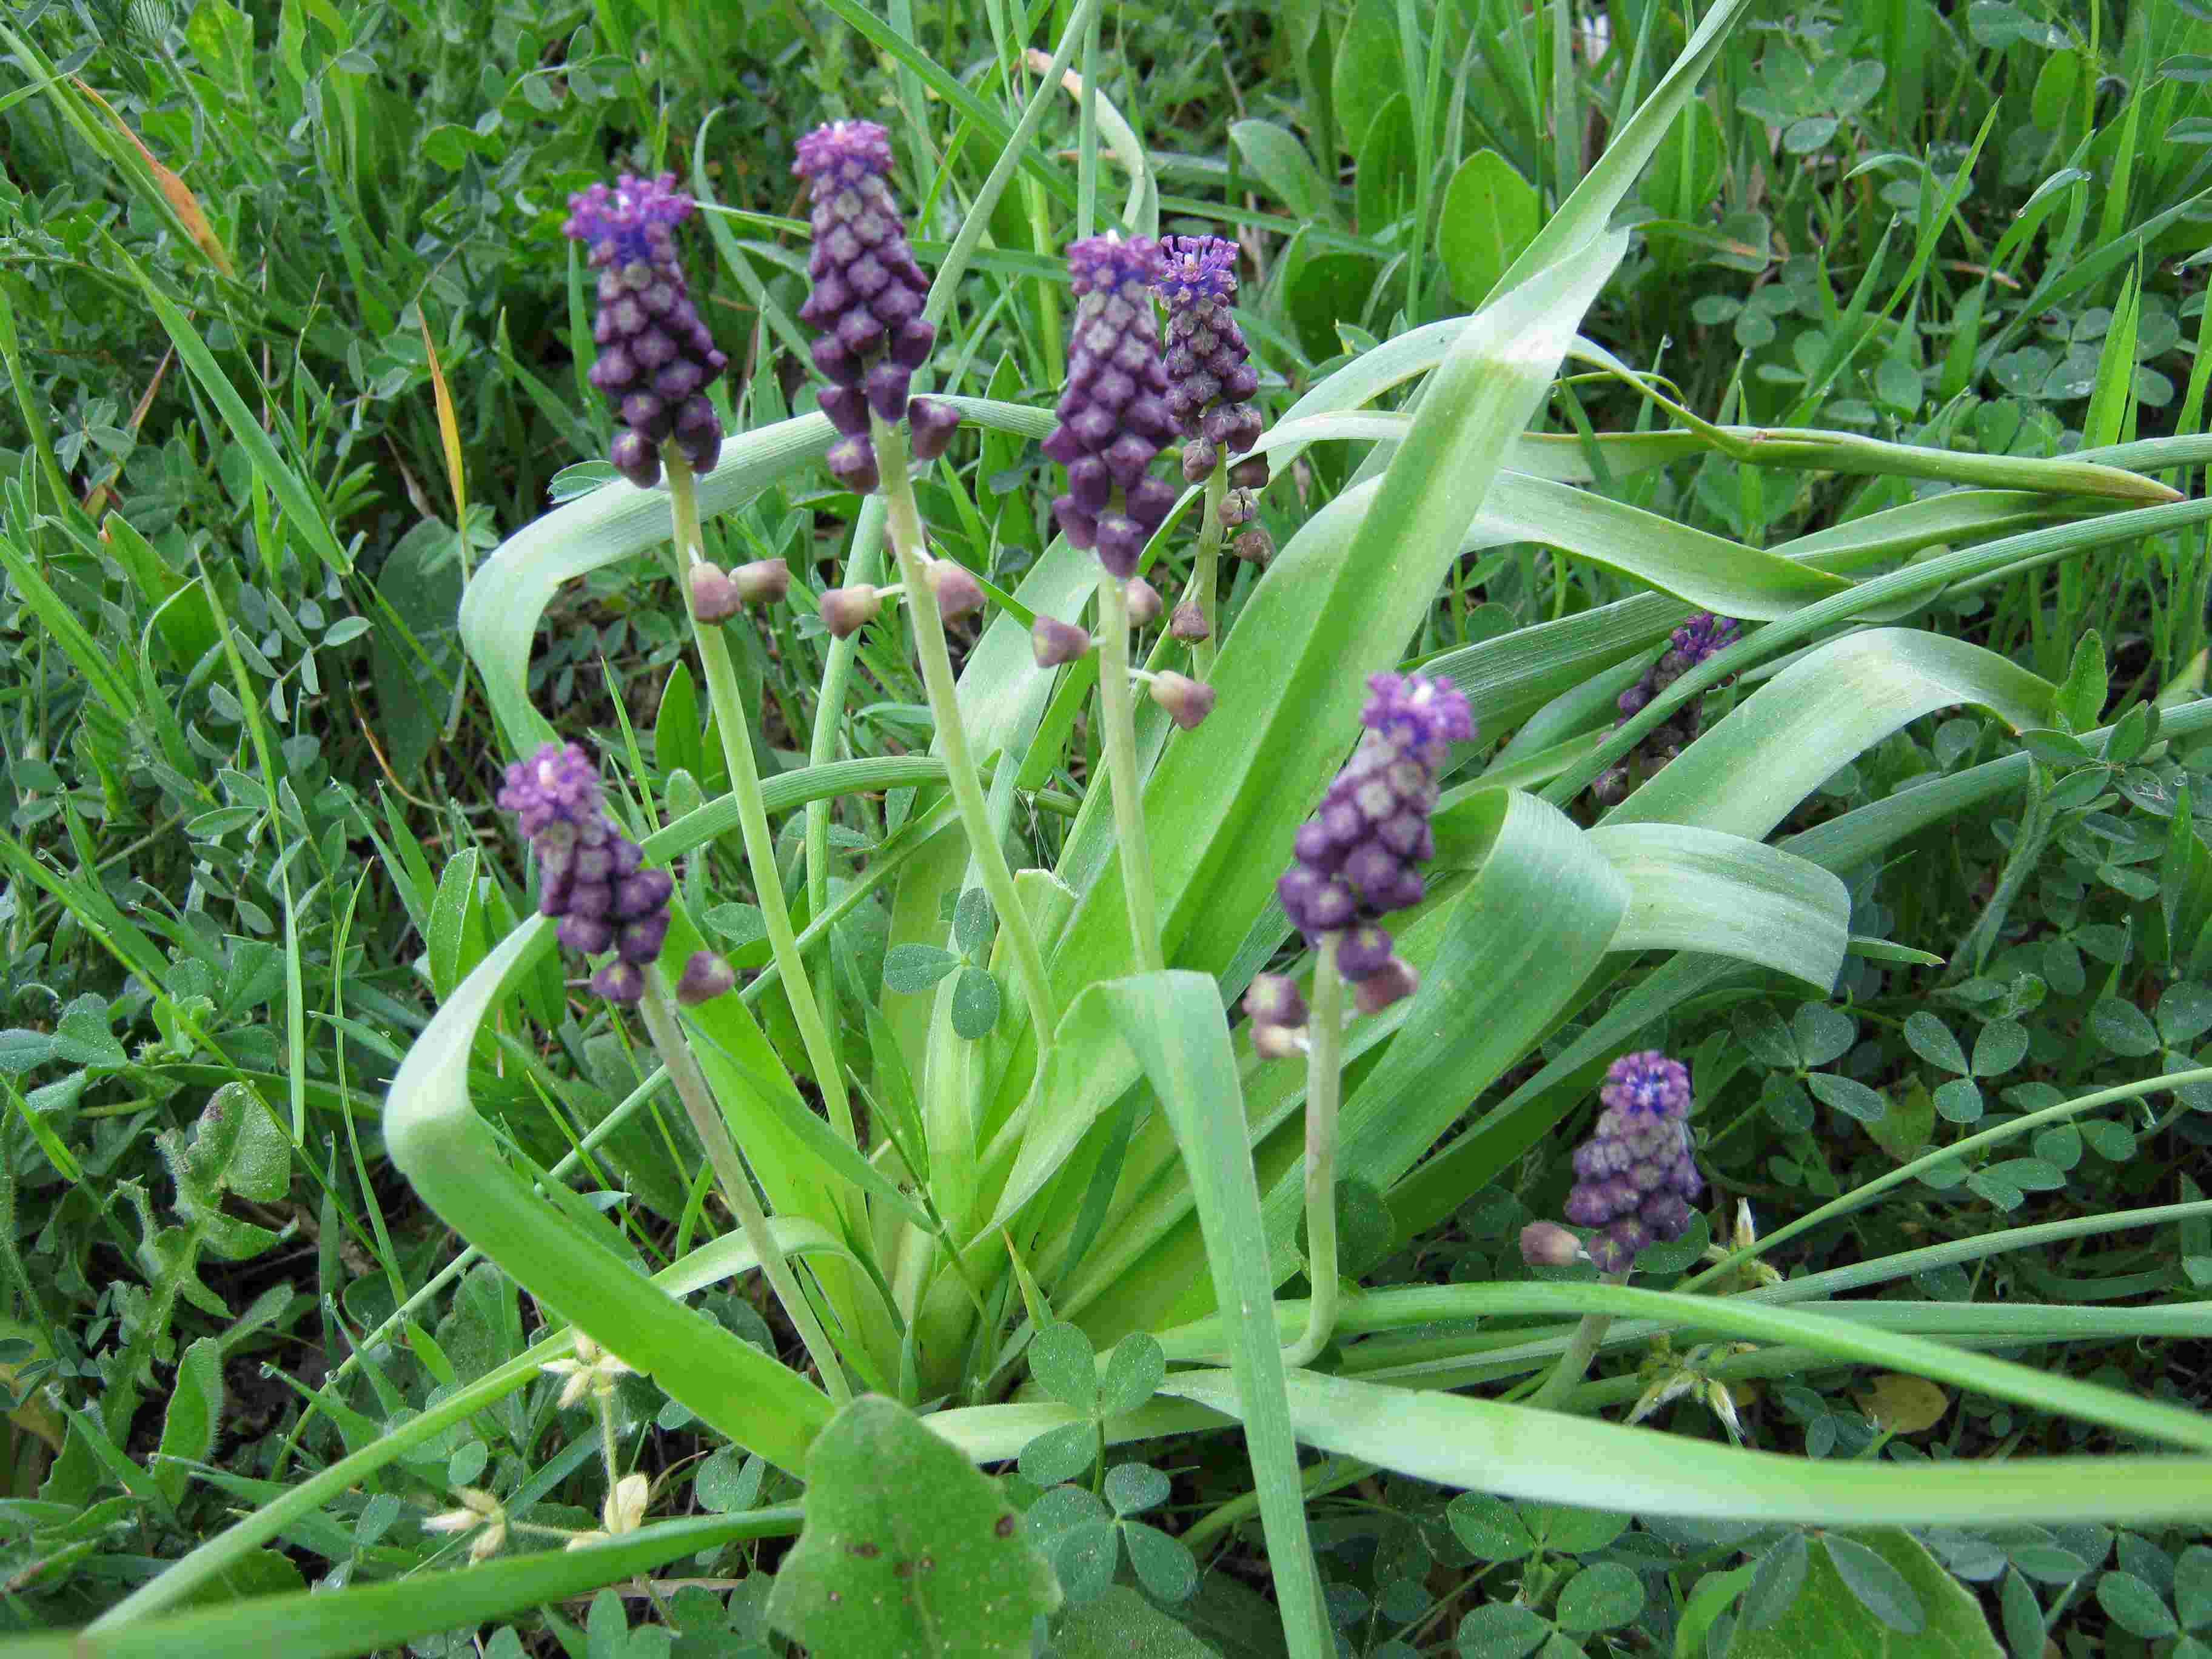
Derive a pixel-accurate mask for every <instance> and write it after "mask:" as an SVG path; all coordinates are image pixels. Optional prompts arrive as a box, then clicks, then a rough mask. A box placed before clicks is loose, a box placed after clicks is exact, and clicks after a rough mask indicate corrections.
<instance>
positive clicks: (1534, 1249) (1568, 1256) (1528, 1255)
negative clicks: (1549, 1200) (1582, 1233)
mask: <svg viewBox="0 0 2212 1659" xmlns="http://www.w3.org/2000/svg"><path fill="white" fill-rule="evenodd" d="M1521 1259H1522V1261H1525V1262H1527V1263H1528V1265H1529V1266H1530V1267H1573V1266H1574V1265H1575V1263H1576V1262H1577V1261H1581V1260H1582V1259H1583V1242H1582V1240H1580V1239H1579V1238H1577V1237H1575V1236H1574V1235H1573V1234H1572V1233H1571V1232H1569V1231H1567V1230H1566V1229H1565V1227H1562V1226H1561V1225H1559V1223H1558V1222H1556V1221H1532V1222H1530V1223H1529V1224H1528V1225H1527V1226H1525V1227H1523V1228H1522V1230H1521Z"/></svg>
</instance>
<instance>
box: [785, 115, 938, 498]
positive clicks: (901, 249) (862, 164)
mask: <svg viewBox="0 0 2212 1659" xmlns="http://www.w3.org/2000/svg"><path fill="white" fill-rule="evenodd" d="M791 170H792V172H793V173H796V174H798V175H799V177H800V178H802V179H805V180H806V182H807V184H808V185H809V186H810V187H811V191H812V195H813V199H814V210H813V225H814V252H813V253H812V255H811V257H810V258H809V259H808V261H807V265H806V272H807V275H808V276H811V278H813V282H814V287H813V290H812V291H811V293H810V294H808V295H807V296H806V302H805V304H804V305H802V306H801V307H799V320H800V321H801V322H803V323H805V325H807V326H808V327H810V328H814V329H818V330H820V331H821V334H820V337H819V338H817V340H816V341H815V342H814V366H815V368H818V369H820V370H821V371H822V373H823V375H824V377H826V378H827V379H828V380H829V382H830V386H829V390H828V391H827V392H823V393H822V394H821V398H820V402H821V404H822V412H823V414H824V415H827V416H829V423H830V424H831V425H832V426H834V427H836V428H837V432H838V438H837V441H836V442H835V443H834V444H832V445H830V447H829V470H830V471H831V472H833V473H835V474H836V477H837V481H838V482H839V483H842V484H843V485H844V486H845V487H846V488H847V489H854V490H858V491H860V493H861V494H862V495H866V493H867V492H868V491H870V490H872V489H874V488H875V487H876V485H877V483H878V481H879V480H878V473H877V470H876V448H875V444H874V442H873V441H872V440H871V438H870V437H869V426H868V416H869V415H870V414H871V413H873V414H874V415H875V416H876V417H877V418H878V420H882V421H884V422H898V421H901V420H906V419H909V418H910V419H911V423H912V427H913V432H914V453H915V454H916V455H918V456H920V457H921V459H924V460H933V459H936V458H937V457H938V456H939V455H941V454H943V453H945V445H946V444H947V443H949V442H951V438H952V431H953V428H955V427H957V425H958V424H959V423H960V417H959V416H957V414H955V413H954V412H953V410H952V409H951V406H950V405H949V404H942V403H939V402H937V401H935V400H934V399H932V398H912V399H909V398H908V395H907V392H908V385H909V383H910V382H911V380H912V379H913V376H914V372H915V370H916V369H918V368H921V366H922V364H923V363H925V362H927V361H928V359H929V351H930V348H931V347H932V346H933V345H934V344H935V343H937V329H936V326H935V325H933V324H932V323H931V322H929V321H928V320H927V319H926V318H924V317H923V315H922V314H921V311H922V303H923V301H925V300H927V298H928V295H929V283H928V281H927V278H925V277H924V276H922V274H921V266H919V265H917V264H915V262H914V250H913V249H912V248H910V247H908V246H907V240H906V222H905V221H904V219H902V217H901V216H900V215H899V210H898V205H897V204H896V203H895V202H893V201H892V200H891V193H890V185H888V184H886V183H885V182H884V181H885V179H886V178H887V176H888V175H889V174H890V170H891V145H890V135H889V134H887V133H886V132H885V131H884V130H883V128H882V127H880V126H878V125H877V124H876V123H875V122H873V121H832V122H830V123H829V125H826V126H820V127H817V128H816V129H815V130H814V131H811V132H810V133H808V134H807V135H806V136H805V137H803V138H801V139H800V140H799V159H798V160H797V161H794V162H793V164H792V169H791Z"/></svg>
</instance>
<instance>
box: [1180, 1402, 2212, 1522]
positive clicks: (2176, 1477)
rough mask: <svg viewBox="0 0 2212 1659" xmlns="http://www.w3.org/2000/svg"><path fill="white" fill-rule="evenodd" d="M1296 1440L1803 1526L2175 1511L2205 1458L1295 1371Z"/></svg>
mask: <svg viewBox="0 0 2212 1659" xmlns="http://www.w3.org/2000/svg"><path fill="white" fill-rule="evenodd" d="M1287 1387H1288V1392H1289V1396H1290V1409H1291V1422H1292V1423H1293V1425H1295V1426H1296V1428H1297V1435H1298V1438H1299V1439H1300V1440H1302V1441H1304V1443H1306V1444H1308V1445H1310V1446H1318V1447H1320V1448H1321V1449H1323V1450H1325V1451H1332V1452H1337V1453H1340V1454H1342V1455H1346V1456H1351V1457H1357V1458H1359V1459H1361V1460H1362V1461H1364V1462H1370V1463H1376V1464H1380V1465H1381V1466H1383V1468H1391V1469H1396V1470H1398V1471H1399V1472H1400V1473H1401V1474H1411V1475H1416V1476H1418V1477H1419V1478H1420V1479H1422V1480H1435V1481H1437V1482H1440V1483H1442V1484H1443V1485H1445V1486H1462V1487H1471V1488H1475V1489H1479V1490H1480V1491H1483V1492H1495V1493H1497V1494H1498V1495H1499V1496H1500V1497H1504V1498H1534V1499H1536V1500H1538V1501H1540V1502H1543V1503H1553V1504H1582V1505H1585V1506H1587V1507H1589V1508H1593V1509H1605V1510H1629V1511H1632V1512H1633V1513H1635V1514H1638V1515H1683V1516H1698V1517H1700V1518H1703V1519H1707V1520H1744V1521H1796V1522H1806V1523H1808V1524H1810V1525H1814V1526H1853V1525H1876V1524H1896V1525H1909V1526H1915V1527H1931V1526H1954V1525H1956V1526H1972V1525H1978V1524H1981V1523H1983V1522H1986V1521H1987V1520H1988V1518H1989V1517H1990V1516H1992V1515H2002V1516H2004V1517H2005V1518H2006V1519H2007V1520H2008V1521H2009V1522H2065V1521H2085V1520H2108V1519H2112V1518H2116V1517H2122V1516H2124V1517H2126V1518H2128V1519H2130V1520H2135V1521H2139V1522H2151V1521H2166V1520H2172V1521H2181V1520H2187V1519H2190V1518H2192V1517H2195V1516H2202V1515H2203V1512H2204V1510H2205V1506H2206V1504H2207V1503H2208V1501H2212V1457H2049V1458H2021V1459H2015V1460H2014V1461H2013V1462H2008V1463H1988V1462H1976V1463H1973V1464H1972V1465H1968V1464H1964V1463H1950V1464H1940V1463H1939V1464H1929V1465H1924V1466H1916V1467H1899V1466H1898V1465H1896V1464H1893V1463H1867V1462H1848V1461H1845V1460H1842V1459H1829V1460H1826V1461H1815V1460H1814V1459H1810V1458H1803V1457H1788V1456H1784V1455H1780V1454H1778V1453H1775V1452H1763V1451H1745V1450H1740V1449H1737V1448H1735V1447H1733V1446H1727V1445H1722V1444H1719V1443H1716V1442H1713V1441H1710V1440H1698V1439H1692V1438H1691V1437H1687V1436H1685V1435H1677V1434H1664V1433H1661V1432H1658V1431H1653V1430H1646V1429H1632V1428H1624V1427H1622V1426H1620V1425H1618V1424H1613V1423H1605V1422H1599V1421H1595V1420H1593V1419H1589V1418H1582V1417H1569V1416H1565V1415H1563V1414H1561V1413H1555V1412H1543V1411H1538V1410H1535V1409H1534V1408H1533V1407H1526V1406H1510V1405H1506V1404H1504V1403H1502V1402H1500V1401H1493V1400H1477V1399H1471V1398H1469V1397H1468V1396H1466V1395H1456V1394H1425V1393H1414V1392H1413V1391H1411V1390H1407V1389H1391V1388H1386V1387H1383V1386H1382V1385H1380V1384H1377V1383H1355V1382H1349V1381H1346V1380H1344V1379H1341V1378H1337V1377H1329V1376H1320V1375H1318V1374H1316V1373H1315V1372H1312V1371H1296V1372H1293V1373H1291V1376H1290V1378H1289V1381H1288V1384H1287ZM1165 1392H1167V1393H1169V1394H1171V1395H1177V1396H1179V1397H1181V1398H1182V1399H1185V1400H1188V1401H1194V1402H1195V1403H1198V1404H1200V1405H1206V1406H1211V1407H1213V1409H1215V1410H1216V1411H1220V1412H1226V1413H1229V1414H1230V1415H1231V1416H1239V1415H1241V1414H1242V1413H1241V1411H1240V1408H1239V1407H1238V1404H1237V1389H1236V1387H1235V1383H1234V1381H1233V1379H1232V1378H1231V1376H1230V1375H1229V1373H1228V1372H1226V1371H1181V1372H1177V1373H1176V1374H1175V1375H1174V1376H1170V1377H1169V1378H1168V1380H1167V1384H1166V1389H1165Z"/></svg>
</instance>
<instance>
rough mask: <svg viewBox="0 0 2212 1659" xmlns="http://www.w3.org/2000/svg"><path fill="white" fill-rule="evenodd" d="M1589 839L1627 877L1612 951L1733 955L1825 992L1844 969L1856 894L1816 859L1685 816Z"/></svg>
mask: <svg viewBox="0 0 2212 1659" xmlns="http://www.w3.org/2000/svg"><path fill="white" fill-rule="evenodd" d="M1589 839H1590V843H1591V845H1592V846H1594V847H1595V848H1596V849H1597V850H1598V852H1599V853H1600V854H1602V855H1603V856H1604V858H1605V859H1606V861H1607V863H1609V864H1611V865H1612V866H1613V870H1614V872H1616V873H1617V874H1619V875H1620V878H1621V879H1622V880H1624V881H1625V882H1626V883H1627V884H1628V912H1627V914H1626V915H1625V916H1623V917H1622V919H1621V923H1620V931H1619V932H1618V933H1615V934H1614V935H1613V949H1614V950H1616V951H1648V950H1676V951H1705V952H1707V953H1709V954H1711V955H1713V956H1722V957H1735V958H1736V959H1737V960H1738V961H1740V962H1755V963H1759V964H1760V965H1761V966H1763V967H1768V968H1772V969H1776V970H1777V971H1778V972H1780V973H1784V974H1790V975H1795V976H1796V977H1797V978H1799V979H1802V980H1804V981H1806V982H1807V983H1808V984H1810V985H1812V986H1813V987H1814V988H1815V989H1817V990H1819V991H1820V992H1822V993H1824V994H1825V993H1826V991H1827V990H1828V988H1829V987H1831V986H1832V985H1833V984H1834V983H1835V981H1836V975H1838V973H1839V972H1841V971H1842V969H1843V965H1844V947H1845V946H1846V945H1847V944H1848V943H1849V939H1850V911H1851V901H1850V891H1849V890H1848V889H1846V888H1845V887H1844V884H1843V883H1842V882H1841V881H1840V880H1838V878H1836V877H1835V876H1834V875H1832V874H1831V873H1830V872H1827V871H1826V870H1823V869H1822V868H1821V867H1820V866H1819V865H1817V864H1814V863H1812V862H1810V861H1809V860H1805V859H1801V858H1798V857H1796V856H1795V855H1794V854H1789V853H1784V852H1781V851H1779V850H1778V849H1777V848H1771V847H1769V846H1767V845H1765V843H1764V842H1755V841H1746V840H1744V839H1742V838H1741V836H1723V835H1716V834H1714V833H1713V832H1711V831H1710V830H1704V829H1692V828H1691V827H1689V826H1688V825H1686V824H1656V823H1655V824H1634V825H1629V824H1623V825H1620V826H1618V827H1612V826H1608V827H1607V828H1604V829H1595V830H1592V831H1590V832H1589ZM1960 1069H1961V1070H1964V1069H1965V1067H1964V1066H1963V1064H1962V1065H1961V1066H1960Z"/></svg>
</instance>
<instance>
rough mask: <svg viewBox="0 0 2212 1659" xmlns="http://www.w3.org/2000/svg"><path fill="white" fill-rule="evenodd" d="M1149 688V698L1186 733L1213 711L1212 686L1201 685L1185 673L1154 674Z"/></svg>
mask: <svg viewBox="0 0 2212 1659" xmlns="http://www.w3.org/2000/svg"><path fill="white" fill-rule="evenodd" d="M1150 690H1151V691H1152V701H1153V702H1156V703H1158V704H1159V706H1160V707H1161V708H1164V709H1166V710H1167V711H1168V718H1169V719H1170V720H1173V721H1174V722H1175V723H1176V725H1177V726H1181V727H1182V729H1183V730H1184V731H1186V732H1188V731H1189V730H1190V729H1191V728H1192V727H1194V726H1196V725H1197V724H1198V723H1199V722H1200V720H1204V719H1205V718H1206V716H1207V715H1208V714H1212V712H1213V688H1212V686H1210V685H1200V684H1199V683H1198V682H1197V681H1196V680H1194V679H1192V678H1189V677H1188V676H1187V675H1183V674H1176V673H1164V674H1156V675H1154V676H1153V677H1152V686H1151V688H1150Z"/></svg>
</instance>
